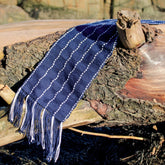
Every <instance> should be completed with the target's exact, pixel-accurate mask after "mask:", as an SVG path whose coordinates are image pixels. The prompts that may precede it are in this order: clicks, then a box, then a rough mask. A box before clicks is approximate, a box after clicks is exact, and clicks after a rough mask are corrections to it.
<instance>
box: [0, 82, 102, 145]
mask: <svg viewBox="0 0 165 165" xmlns="http://www.w3.org/2000/svg"><path fill="white" fill-rule="evenodd" d="M0 89H1V90H0V96H1V97H2V98H3V99H4V100H5V101H6V102H7V103H8V104H11V102H12V100H13V98H14V95H15V93H14V92H13V91H12V90H11V89H10V88H9V87H8V86H4V85H2V84H0ZM23 108H24V107H23ZM6 110H8V108H6ZM1 111H2V110H1ZM4 111H5V110H4ZM22 117H23V116H22ZM102 120H103V119H102V118H101V117H100V116H99V115H98V114H97V113H96V112H95V111H94V110H93V109H92V108H91V107H90V105H89V103H88V102H87V101H82V100H81V101H80V102H79V103H78V105H77V107H76V108H75V109H74V110H73V112H72V113H71V115H70V117H69V118H68V119H67V120H66V121H65V122H64V123H63V129H66V128H69V127H73V126H74V127H75V126H82V125H86V124H91V123H94V122H99V121H102ZM24 137H25V136H24V135H23V134H21V133H19V132H18V128H15V127H14V126H13V125H12V124H11V123H10V122H8V117H7V115H6V116H5V117H3V118H1V119H0V146H3V145H6V144H9V143H12V142H15V141H18V140H20V139H22V138H24Z"/></svg>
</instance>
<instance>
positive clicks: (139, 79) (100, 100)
mask: <svg viewBox="0 0 165 165" xmlns="http://www.w3.org/2000/svg"><path fill="white" fill-rule="evenodd" d="M144 26H145V28H143V31H144V34H145V40H146V41H149V42H151V41H152V40H154V42H152V44H151V43H146V44H145V45H144V46H145V47H141V48H138V49H131V50H130V49H125V48H123V46H122V45H121V43H120V42H118V45H117V47H116V49H115V50H114V52H113V55H112V56H111V57H110V58H109V59H108V60H107V61H106V63H105V65H104V67H103V68H102V69H101V70H100V72H99V73H98V75H97V77H96V78H95V79H94V80H93V81H92V83H91V85H90V87H89V88H88V89H87V91H86V92H85V94H84V96H83V102H80V103H79V104H78V107H77V110H74V111H73V112H76V113H77V116H76V115H73V118H72V120H71V121H70V123H69V126H75V125H79V124H80V125H81V123H83V124H89V123H92V122H96V123H97V122H98V121H103V122H101V123H97V126H105V125H107V126H116V125H117V126H121V125H131V124H134V125H148V124H154V123H157V122H162V121H165V104H164V102H165V95H164V92H165V88H164V85H163V84H164V82H165V77H164V75H163V74H160V73H159V72H160V69H161V72H162V71H163V73H164V71H165V68H164V66H163V62H164V61H163V60H162V63H161V65H160V66H161V68H159V69H158V67H157V66H158V65H149V60H155V57H156V56H155V55H158V54H159V57H160V58H161V59H165V58H164V57H163V56H162V55H161V54H162V52H163V51H164V49H163V45H164V42H163V40H164V41H165V39H164V37H163V35H164V33H162V34H159V33H158V30H157V29H152V30H151V26H149V25H147V27H148V30H146V29H147V27H146V25H144ZM152 27H153V26H152ZM155 27H159V28H162V29H165V28H164V26H163V25H160V26H155ZM150 30H151V31H152V33H151V34H152V35H151V34H150V33H148V32H149V31H150ZM129 33H130V32H129ZM134 33H135V31H134ZM61 34H63V32H61V31H58V32H56V33H53V34H49V35H47V36H45V37H42V38H37V39H34V40H31V41H28V42H23V43H17V44H13V45H11V46H6V47H5V51H4V53H5V57H4V58H3V61H2V64H1V68H0V77H1V78H0V81H1V83H2V84H8V85H9V87H12V88H13V89H14V90H15V91H16V89H17V88H18V87H19V86H20V85H21V84H22V82H23V81H24V80H25V79H26V78H27V77H28V76H29V74H30V73H31V71H32V70H33V69H34V68H35V67H36V65H37V63H38V62H39V61H40V60H41V59H42V58H43V57H44V55H45V53H46V52H47V51H48V50H49V49H50V47H51V44H52V43H53V42H55V41H56V40H57V39H58V38H59V37H60V35H61ZM148 34H149V35H148ZM147 35H148V37H147ZM156 35H159V36H158V37H156ZM162 37H163V38H162ZM159 45H161V46H159ZM151 48H153V49H151ZM157 48H158V49H157ZM152 50H154V51H152ZM160 50H161V51H160ZM145 51H146V52H145ZM149 52H150V53H149ZM151 52H154V54H152V55H151V56H150V54H151ZM146 54H148V55H149V58H146ZM18 59H19V60H18ZM156 62H157V59H156ZM152 66H154V71H155V72H154V74H153V72H151V71H153V69H152ZM160 80H161V81H160ZM147 84H149V85H148V86H147ZM152 87H154V88H153V90H151V89H152ZM158 87H159V88H158ZM84 100H85V101H84ZM88 102H89V103H90V105H89V103H88ZM80 104H81V106H79V105H80ZM91 107H92V108H93V109H95V110H96V112H97V113H98V114H100V115H101V116H102V118H100V117H99V119H98V115H97V113H95V115H94V117H92V116H90V115H89V116H88V117H86V116H85V114H86V113H87V112H86V111H89V114H91V112H93V111H92V110H91ZM84 109H85V110H84ZM89 109H90V110H89ZM82 113H83V114H82ZM71 116H72V115H71ZM79 117H83V118H81V120H80V118H79ZM70 118H71V117H70ZM70 118H69V119H70ZM87 118H88V119H89V120H90V119H92V120H90V122H89V120H88V121H87V122H86V119H87ZM103 118H104V119H103ZM69 119H68V120H69ZM4 120H5V121H6V122H7V120H6V119H4ZM75 120H77V122H76V123H74V121H75ZM0 123H3V122H1V121H0ZM2 127H4V125H3V126H2ZM7 129H8V127H6V130H7ZM14 132H15V130H14ZM9 136H10V135H9Z"/></svg>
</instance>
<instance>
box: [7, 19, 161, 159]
mask: <svg viewBox="0 0 165 165" xmlns="http://www.w3.org/2000/svg"><path fill="white" fill-rule="evenodd" d="M145 22H147V21H145ZM148 22H150V21H148ZM148 22H147V23H148ZM151 23H152V22H151ZM153 23H155V24H159V23H161V22H153ZM117 38H118V33H117V30H116V20H104V21H99V22H95V23H89V24H84V25H79V26H77V27H73V28H71V29H70V30H68V31H67V32H66V33H65V34H64V35H63V36H62V37H61V38H60V39H59V40H58V41H57V42H55V43H54V44H53V45H52V47H51V49H50V50H49V52H48V53H47V54H46V56H45V57H44V59H43V60H42V61H41V62H40V63H39V65H38V66H37V67H36V69H35V70H34V71H33V72H32V74H31V75H30V77H29V78H28V79H27V80H26V81H25V82H24V84H23V85H22V86H21V87H20V88H19V90H18V91H17V93H16V95H15V98H14V100H13V103H12V105H11V110H10V114H9V120H10V122H12V123H13V124H14V125H15V126H16V127H19V129H20V131H21V132H22V133H25V134H26V136H27V137H28V139H29V142H30V143H33V142H36V143H37V144H41V146H42V148H43V149H44V150H45V151H46V153H47V160H48V161H51V160H52V159H54V161H55V162H56V161H57V159H58V157H59V153H60V144H61V137H62V123H63V122H64V121H65V119H67V118H68V117H69V115H70V113H71V112H72V110H73V109H74V108H75V107H76V105H77V103H78V101H79V100H80V99H81V98H82V96H83V94H84V92H85V90H86V89H87V88H88V87H89V85H90V83H91V81H92V80H93V79H94V78H95V77H96V75H97V73H98V72H99V70H100V69H101V68H102V67H103V65H104V63H105V61H106V60H107V58H109V57H110V56H111V55H112V52H113V49H114V48H115V46H116V43H117ZM23 105H25V111H23ZM22 116H23V117H22Z"/></svg>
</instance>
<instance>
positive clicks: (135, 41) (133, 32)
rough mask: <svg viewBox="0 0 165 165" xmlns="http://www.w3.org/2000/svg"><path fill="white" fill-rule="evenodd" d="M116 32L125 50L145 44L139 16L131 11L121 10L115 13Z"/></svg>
mask: <svg viewBox="0 0 165 165" xmlns="http://www.w3.org/2000/svg"><path fill="white" fill-rule="evenodd" d="M117 19H118V21H117V23H116V25H117V30H118V33H119V37H120V40H121V42H122V44H123V45H124V47H125V48H129V49H132V48H136V47H139V46H141V45H142V44H143V43H145V36H144V33H143V30H142V26H141V22H140V16H139V14H138V13H137V12H135V11H131V10H121V11H119V12H118V13H117Z"/></svg>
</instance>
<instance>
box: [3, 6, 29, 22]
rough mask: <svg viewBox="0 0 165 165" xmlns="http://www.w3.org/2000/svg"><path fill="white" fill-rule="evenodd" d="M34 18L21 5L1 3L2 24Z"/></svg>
mask: <svg viewBox="0 0 165 165" xmlns="http://www.w3.org/2000/svg"><path fill="white" fill-rule="evenodd" d="M31 19H32V18H30V17H29V15H28V14H27V13H26V12H25V11H24V10H23V9H21V8H20V7H18V6H14V5H0V24H7V23H12V22H19V21H26V20H31Z"/></svg>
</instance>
